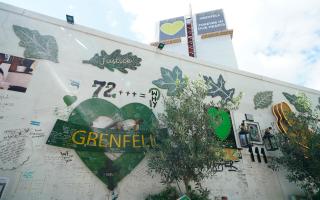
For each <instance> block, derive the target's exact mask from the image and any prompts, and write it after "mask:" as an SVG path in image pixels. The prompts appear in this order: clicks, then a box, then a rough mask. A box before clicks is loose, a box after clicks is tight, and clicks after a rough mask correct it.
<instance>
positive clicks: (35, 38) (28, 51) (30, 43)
mask: <svg viewBox="0 0 320 200" xmlns="http://www.w3.org/2000/svg"><path fill="white" fill-rule="evenodd" d="M12 27H13V30H14V32H15V34H16V35H17V36H18V37H19V39H20V42H19V46H21V47H24V48H25V51H24V57H26V58H36V59H45V60H51V61H53V62H56V63H57V62H58V44H57V42H56V39H55V38H54V37H53V36H51V35H41V34H40V33H39V32H38V31H37V30H30V29H28V28H25V27H21V26H17V25H13V26H12Z"/></svg>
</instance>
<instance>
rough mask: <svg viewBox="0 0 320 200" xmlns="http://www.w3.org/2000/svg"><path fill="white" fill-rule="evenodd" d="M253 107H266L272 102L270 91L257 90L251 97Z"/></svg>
mask: <svg viewBox="0 0 320 200" xmlns="http://www.w3.org/2000/svg"><path fill="white" fill-rule="evenodd" d="M253 102H254V109H258V108H261V109H263V108H267V107H268V106H270V105H271V104H272V91H264V92H258V93H257V94H256V95H254V97H253Z"/></svg>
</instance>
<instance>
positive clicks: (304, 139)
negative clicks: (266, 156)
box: [271, 94, 320, 199]
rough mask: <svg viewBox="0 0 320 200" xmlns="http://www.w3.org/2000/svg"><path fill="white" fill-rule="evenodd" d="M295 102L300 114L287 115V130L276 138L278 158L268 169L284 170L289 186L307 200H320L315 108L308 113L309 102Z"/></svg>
mask: <svg viewBox="0 0 320 200" xmlns="http://www.w3.org/2000/svg"><path fill="white" fill-rule="evenodd" d="M298 99H299V101H297V104H296V105H295V107H296V106H299V108H301V109H300V112H297V113H290V114H289V113H288V114H287V117H288V121H289V122H291V126H290V127H289V129H288V133H287V134H281V133H280V134H277V135H278V139H279V141H280V150H281V155H280V156H279V157H277V158H275V159H274V162H273V163H272V165H271V167H272V168H273V169H279V167H280V166H282V167H284V168H285V169H286V171H287V173H288V174H287V178H288V180H289V181H290V182H294V183H296V184H297V185H298V186H300V187H301V188H302V189H303V190H304V191H305V193H306V195H307V196H308V197H309V198H313V199H320V129H319V114H318V111H319V106H317V109H316V110H312V109H311V102H310V100H309V99H308V98H306V96H305V95H303V94H300V95H299V96H298ZM298 104H299V105H298Z"/></svg>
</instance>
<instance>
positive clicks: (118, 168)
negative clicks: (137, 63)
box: [68, 98, 158, 190]
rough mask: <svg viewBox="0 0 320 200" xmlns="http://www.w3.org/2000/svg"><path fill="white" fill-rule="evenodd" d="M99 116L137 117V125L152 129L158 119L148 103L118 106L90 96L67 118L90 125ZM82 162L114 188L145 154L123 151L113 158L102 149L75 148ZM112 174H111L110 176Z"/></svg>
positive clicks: (76, 122)
mask: <svg viewBox="0 0 320 200" xmlns="http://www.w3.org/2000/svg"><path fill="white" fill-rule="evenodd" d="M99 116H107V117H110V118H112V119H115V118H121V119H122V120H126V119H140V120H143V122H142V124H140V128H141V129H144V130H150V131H152V130H153V129H154V128H155V127H157V124H158V121H157V119H156V117H155V115H154V114H153V112H152V111H151V109H149V108H148V107H147V106H145V105H143V104H140V103H130V104H128V105H125V106H124V107H122V108H120V109H119V108H118V107H117V106H115V105H114V104H112V103H110V102H109V101H107V100H104V99H99V98H93V99H88V100H86V101H83V102H82V103H81V104H79V105H78V106H77V107H76V108H75V109H74V110H73V111H72V113H71V114H70V117H69V120H68V121H69V122H71V123H74V124H79V125H83V126H91V125H92V122H93V121H94V120H95V119H96V118H97V117H99ZM76 152H77V154H78V155H79V157H80V159H81V160H82V161H83V162H84V163H85V165H86V166H87V167H88V168H89V169H90V170H91V171H92V172H93V173H94V174H95V175H96V176H97V177H98V178H99V179H100V180H101V181H102V182H104V183H105V184H106V185H107V186H108V189H110V190H113V189H114V188H115V187H116V186H117V184H118V182H119V181H120V180H122V179H123V178H124V177H125V176H126V175H128V174H129V173H130V172H131V171H132V170H133V169H134V168H135V167H136V166H137V165H138V164H139V163H140V161H141V160H142V159H143V158H144V153H123V154H122V155H121V156H120V157H119V158H118V159H116V160H114V161H112V160H111V159H109V158H108V157H107V156H106V155H105V154H104V152H90V151H76ZM110 174H112V176H109V175H110Z"/></svg>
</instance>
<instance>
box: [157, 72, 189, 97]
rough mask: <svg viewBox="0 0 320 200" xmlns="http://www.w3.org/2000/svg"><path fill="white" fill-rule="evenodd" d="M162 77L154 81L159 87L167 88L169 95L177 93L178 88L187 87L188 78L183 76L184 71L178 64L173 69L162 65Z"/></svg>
mask: <svg viewBox="0 0 320 200" xmlns="http://www.w3.org/2000/svg"><path fill="white" fill-rule="evenodd" d="M161 76H162V78H160V79H158V80H154V81H152V83H153V84H154V85H156V86H157V87H158V88H161V89H166V90H168V91H167V95H168V96H174V95H176V92H177V90H178V89H182V88H184V87H185V84H186V80H185V79H184V78H182V71H181V69H180V68H179V67H178V66H175V67H174V68H173V70H172V71H170V70H169V69H166V68H164V67H161Z"/></svg>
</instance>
